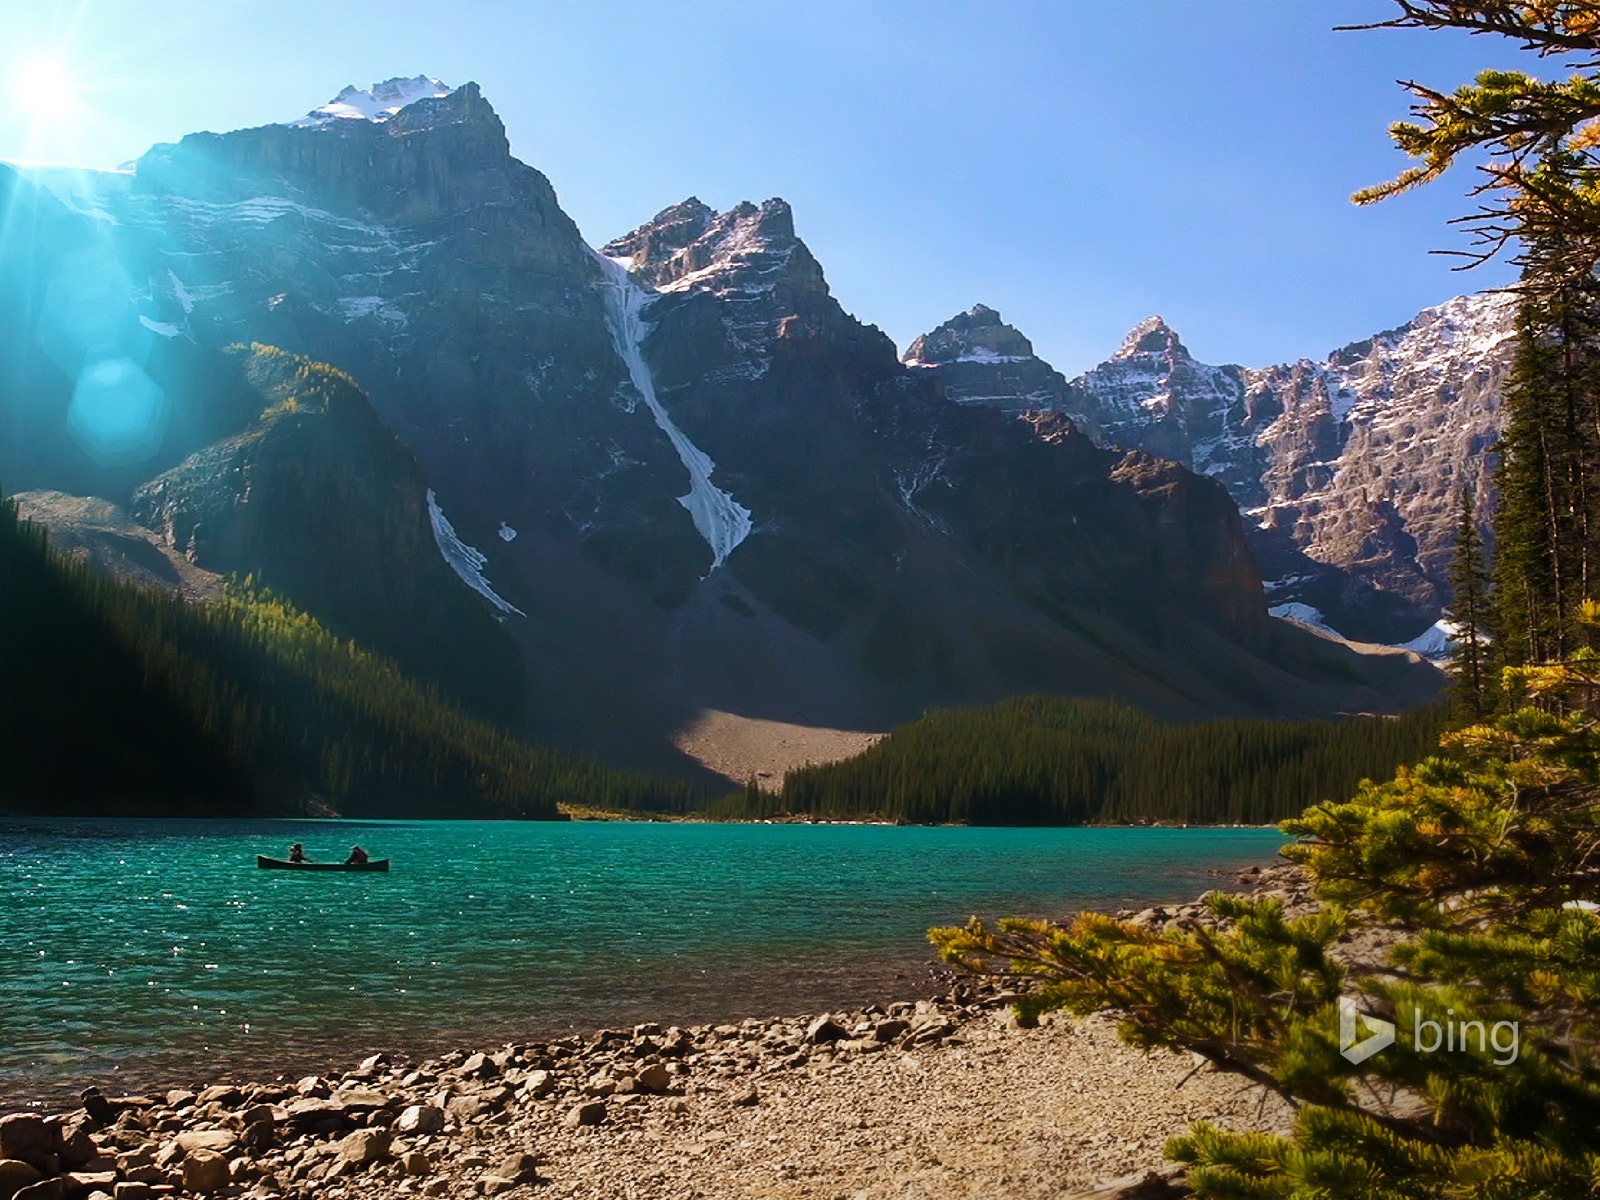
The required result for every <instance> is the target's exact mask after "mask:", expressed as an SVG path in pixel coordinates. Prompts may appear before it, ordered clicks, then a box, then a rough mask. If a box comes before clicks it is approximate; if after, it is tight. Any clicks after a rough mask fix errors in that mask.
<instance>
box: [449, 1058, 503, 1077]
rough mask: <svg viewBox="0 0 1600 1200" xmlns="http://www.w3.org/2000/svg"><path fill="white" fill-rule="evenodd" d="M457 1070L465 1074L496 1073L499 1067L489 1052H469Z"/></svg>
mask: <svg viewBox="0 0 1600 1200" xmlns="http://www.w3.org/2000/svg"><path fill="white" fill-rule="evenodd" d="M456 1070H457V1071H459V1072H460V1073H461V1074H463V1075H494V1074H498V1071H499V1068H498V1067H497V1066H496V1065H495V1063H494V1062H493V1061H491V1060H490V1058H489V1056H488V1055H487V1054H469V1055H467V1057H466V1058H465V1059H464V1060H462V1063H461V1065H460V1066H459V1067H457V1068H456Z"/></svg>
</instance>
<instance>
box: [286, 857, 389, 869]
mask: <svg viewBox="0 0 1600 1200" xmlns="http://www.w3.org/2000/svg"><path fill="white" fill-rule="evenodd" d="M256 866H258V867H260V868H261V869H262V870H263V871H387V870H388V869H389V860H388V859H387V858H374V859H371V860H369V861H367V862H364V863H342V862H290V861H289V860H288V859H286V858H268V857H267V856H266V855H265V854H258V855H256Z"/></svg>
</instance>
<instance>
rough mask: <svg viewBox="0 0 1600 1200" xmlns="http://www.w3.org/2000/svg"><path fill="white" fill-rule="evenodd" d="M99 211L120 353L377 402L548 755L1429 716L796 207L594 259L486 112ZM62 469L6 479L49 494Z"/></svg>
mask: <svg viewBox="0 0 1600 1200" xmlns="http://www.w3.org/2000/svg"><path fill="white" fill-rule="evenodd" d="M441 86H442V85H441ZM19 179H20V177H19ZM16 186H20V187H24V188H25V187H28V186H31V185H29V184H28V182H27V180H26V179H21V182H20V183H19V184H18V185H16ZM83 186H85V187H88V188H89V189H90V190H91V191H93V192H94V194H93V195H92V196H90V197H88V198H87V199H82V200H81V203H80V204H79V205H77V206H76V207H72V208H65V207H64V208H63V212H62V214H61V219H62V220H63V221H65V222H66V223H67V224H68V225H69V226H70V227H71V229H72V232H73V236H74V237H77V238H79V239H81V240H83V241H85V242H86V243H89V244H93V245H95V246H98V247H99V252H100V253H101V254H102V257H103V258H104V259H105V260H106V261H107V262H109V263H110V264H111V265H112V266H114V268H115V271H114V272H111V273H110V274H108V275H106V276H105V277H104V278H102V277H100V276H95V278H94V282H95V284H96V286H98V287H101V288H102V289H103V290H106V291H107V292H108V294H111V293H114V294H115V295H117V296H120V297H121V299H119V300H117V301H116V303H118V304H121V305H122V306H123V309H122V310H119V311H120V312H121V318H120V319H121V320H122V322H123V324H124V325H125V326H126V327H127V329H128V330H129V331H131V332H130V333H129V335H128V336H129V337H130V338H135V339H137V340H138V341H139V345H140V346H148V347H150V348H152V350H153V352H154V353H156V354H157V355H159V356H174V357H177V358H184V357H185V356H189V357H194V356H196V355H197V354H199V353H200V352H209V350H210V349H212V348H217V347H221V346H224V345H228V344H232V343H262V344H267V345H274V346H280V347H282V348H283V349H284V350H286V351H287V352H290V353H293V354H298V355H302V356H305V357H307V358H309V359H312V360H316V361H323V362H330V363H333V364H334V365H335V366H337V367H338V368H339V369H340V370H342V371H344V372H346V373H348V374H349V375H350V376H352V377H353V378H354V379H356V380H359V381H360V384H361V386H362V387H363V388H364V389H365V391H366V392H367V394H368V395H369V396H370V399H371V404H372V406H373V408H374V410H375V411H376V413H377V415H378V416H379V417H380V418H381V419H382V421H383V422H384V423H385V424H387V425H388V426H389V427H390V428H391V429H392V430H393V431H394V434H395V435H396V436H397V437H398V439H399V441H400V443H401V444H403V445H404V446H405V447H406V449H407V450H408V451H409V453H410V454H411V455H413V456H414V458H415V461H416V463H417V465H418V467H419V469H420V472H421V478H422V480H423V481H424V482H425V484H426V488H427V491H428V493H429V494H430V496H431V499H430V501H429V503H430V504H436V505H437V506H438V508H439V511H440V513H441V514H443V513H448V514H449V515H448V521H449V525H450V529H451V535H452V537H453V538H454V539H455V540H456V541H457V542H459V543H460V545H461V546H462V547H465V548H467V549H470V550H471V553H470V554H468V553H466V551H465V550H463V551H462V552H460V553H458V554H456V556H455V558H456V560H458V561H454V562H452V566H453V567H455V568H456V569H457V574H458V575H460V576H461V577H462V578H463V579H464V580H465V581H466V584H467V586H469V587H473V586H474V584H473V581H472V579H471V578H469V577H468V576H470V575H471V573H472V571H477V572H480V573H481V575H482V577H483V578H484V579H487V580H492V591H493V593H494V595H495V596H496V597H499V598H500V599H501V600H503V602H504V604H505V605H506V607H505V608H498V606H497V611H498V615H499V617H500V618H501V619H502V620H503V622H504V624H503V628H504V629H505V630H507V631H508V632H509V633H510V635H511V636H513V637H515V638H516V639H517V641H518V644H519V646H520V647H521V651H522V654H523V657H524V658H525V660H526V661H527V663H528V668H527V670H528V691H529V696H530V712H529V716H528V722H527V726H526V728H527V730H528V731H529V732H531V733H534V734H536V735H538V736H541V737H548V738H550V739H553V740H555V741H556V742H558V743H560V744H564V745H570V746H573V747H575V748H579V749H583V750H585V751H590V752H594V753H598V754H602V755H605V756H607V757H610V758H612V759H614V760H616V759H619V758H620V759H621V760H623V761H629V762H631V763H633V764H634V765H654V766H665V767H666V768H668V769H675V770H681V769H683V768H684V763H683V762H682V760H681V759H680V758H678V757H675V754H674V752H671V751H670V750H668V749H665V748H666V747H668V746H670V742H671V737H672V735H673V733H674V732H675V731H676V730H679V729H682V728H684V727H686V726H687V725H688V724H689V723H691V722H692V721H693V719H694V718H695V716H696V714H699V713H701V712H702V711H704V710H706V709H716V710H720V711H732V712H738V713H742V714H744V715H747V716H750V717H753V718H760V719H769V720H775V721H797V722H801V723H807V724H815V725H832V726H835V727H839V728H874V727H876V728H884V727H887V725H888V724H890V723H892V722H894V721H896V720H899V719H902V718H904V717H906V716H910V715H915V714H916V713H917V712H920V711H921V710H922V709H923V708H925V707H926V706H928V705H929V704H943V703H953V702H975V701H984V700H991V699H999V698H1002V697H1003V696H1005V695H1009V694H1011V693H1013V692H1017V691H1037V690H1058V691H1062V692H1064V693H1067V694H1080V695H1081V694H1090V695H1100V694H1105V693H1106V692H1108V691H1111V692H1116V693H1117V694H1121V695H1125V696H1127V697H1129V698H1132V699H1136V700H1138V701H1139V702H1140V703H1142V704H1145V705H1146V706H1147V707H1151V708H1153V709H1155V710H1157V711H1163V712H1166V713H1169V714H1185V713H1187V714H1194V713H1198V712H1207V711H1221V712H1239V713H1247V712H1253V713H1273V712H1279V711H1283V712H1292V713H1295V714H1305V713H1314V712H1336V711H1345V710H1350V709H1357V710H1364V709H1382V708H1386V707H1387V708H1393V707H1396V706H1399V705H1402V704H1405V703H1412V702H1415V701H1416V700H1417V699H1420V698H1422V697H1424V696H1425V695H1427V694H1429V693H1430V692H1431V690H1433V689H1435V688H1436V687H1437V678H1436V677H1435V676H1433V675H1432V674H1431V672H1428V671H1427V670H1426V669H1425V668H1421V667H1418V666H1416V664H1415V662H1414V660H1407V659H1405V658H1404V657H1403V656H1401V657H1399V658H1397V659H1396V660H1395V661H1394V662H1393V663H1377V662H1374V661H1371V660H1368V659H1363V658H1360V657H1358V656H1351V655H1348V654H1346V653H1344V652H1343V651H1342V650H1340V649H1339V648H1337V647H1330V646H1328V645H1327V644H1326V643H1324V642H1322V641H1321V640H1319V639H1316V638H1313V637H1311V636H1310V635H1302V634H1301V633H1300V632H1299V631H1297V630H1293V629H1290V628H1288V627H1285V626H1282V625H1281V624H1280V623H1277V622H1271V621H1269V620H1268V618H1267V617H1266V614H1265V600H1264V597H1263V595H1262V592H1261V587H1260V580H1259V576H1258V574H1257V572H1256V569H1255V566H1254V563H1253V562H1252V560H1251V556H1250V553H1249V550H1248V549H1247V547H1246V544H1245V541H1244V533H1243V529H1242V526H1241V525H1240V523H1239V519H1238V515H1237V512H1236V511H1235V509H1234V508H1233V506H1232V504H1231V502H1230V501H1229V500H1228V498H1227V496H1226V494H1225V492H1224V491H1223V490H1222V488H1221V487H1220V486H1219V485H1218V484H1216V483H1214V482H1212V481H1210V480H1207V479H1205V478H1203V477H1201V476H1197V475H1195V474H1193V473H1191V472H1189V471H1188V470H1187V469H1185V468H1184V467H1183V466H1181V465H1179V464H1175V463H1172V462H1166V461H1163V460H1161V459H1158V458H1156V457H1152V456H1151V455H1150V454H1148V453H1144V452H1140V451H1134V452H1123V451H1114V450H1105V449H1101V448H1098V447H1096V446H1094V445H1093V443H1092V442H1091V441H1090V439H1089V438H1088V437H1086V436H1084V433H1083V431H1082V430H1080V429H1079V427H1078V425H1077V424H1076V423H1074V422H1072V421H1067V420H1065V419H1064V418H1057V419H1055V420H1052V421H1038V420H1029V421H1019V420H1017V419H1015V417H1014V416H1012V415H1009V414H1006V413H997V412H992V411H988V408H987V406H985V405H983V404H968V403H959V402H956V403H952V401H953V400H954V401H959V400H960V399H961V397H960V396H959V395H957V394H956V389H954V388H952V387H950V386H947V385H946V384H945V383H944V382H943V381H941V380H940V379H939V378H937V377H936V376H937V372H936V371H931V370H927V369H919V368H916V367H911V366H906V365H904V364H902V363H901V362H900V361H899V357H898V355H897V353H896V351H895V348H894V346H893V344H892V342H891V341H890V340H889V339H888V338H887V337H886V336H885V335H884V334H883V333H882V331H881V330H879V329H877V328H876V327H875V326H872V325H870V324H868V323H866V322H864V321H861V320H859V319H858V318H856V317H854V316H853V315H851V314H849V313H848V312H846V311H845V310H844V309H843V308H842V307H841V306H840V305H839V303H838V301H837V300H836V299H835V298H834V297H833V296H832V294H831V292H830V291H829V289H828V286H827V281H826V277H825V274H824V272H823V269H822V266H821V264H820V263H818V262H817V260H816V258H815V256H814V255H812V254H811V252H810V250H809V249H808V248H807V247H806V245H805V243H804V241H803V240H802V239H801V238H800V237H799V236H798V234H797V232H796V229H795V223H794V214H793V212H792V210H791V209H790V207H789V205H788V204H787V203H785V202H784V201H782V200H779V199H771V200H768V201H766V202H764V203H762V204H753V203H741V204H739V205H735V206H734V207H732V208H730V209H728V210H726V211H725V212H720V213H719V212H716V211H715V210H713V209H711V208H710V206H708V205H705V204H703V203H702V202H700V201H698V200H696V199H693V198H691V199H690V200H686V201H682V202H680V203H678V204H676V205H673V206H670V207H669V208H667V209H663V210H661V212H660V213H658V214H657V216H656V217H655V218H654V219H652V220H651V221H648V222H646V223H645V224H643V225H641V226H640V227H639V228H638V229H635V230H634V231H632V232H630V233H628V234H625V235H623V236H622V237H621V238H618V239H614V240H613V241H612V242H610V243H607V244H606V245H605V246H603V247H601V248H600V249H599V250H598V251H596V250H594V249H592V248H591V247H590V246H588V245H587V244H586V243H585V242H584V240H583V239H582V238H581V236H580V235H579V233H578V231H577V228H576V226H575V225H574V224H573V223H572V222H571V220H570V218H568V217H567V216H566V214H565V213H563V212H561V210H560V206H559V203H558V202H557V200H556V196H555V192H554V189H553V187H551V185H550V183H549V181H548V179H546V178H545V177H544V176H543V175H542V174H540V173H539V172H538V171H537V170H535V169H534V168H532V167H530V166H527V165H526V164H523V163H520V162H519V161H517V160H516V159H514V158H513V157H512V156H511V154H510V151H509V144H508V142H507V140H506V136H505V130H504V127H503V125H502V124H501V123H500V120H499V118H498V116H497V115H496V114H495V113H494V111H493V109H492V107H490V106H489V104H488V102H487V101H486V100H485V99H484V98H483V97H482V96H481V93H480V92H479V91H478V89H477V87H476V85H474V84H470V83H468V84H463V85H461V86H460V87H458V88H455V89H453V90H451V91H449V92H448V94H445V95H424V96H421V97H420V98H418V99H416V100H414V101H413V102H412V103H410V104H407V105H404V106H401V107H399V108H398V110H397V111H395V112H393V113H392V114H387V115H385V116H384V119H383V120H381V121H379V120H358V119H343V118H333V117H330V119H329V120H327V121H323V122H317V123H314V124H312V125H295V124H293V123H291V124H285V125H275V126H265V127H259V128H256V129H248V130H237V131H233V132H231V133H222V134H211V133H207V134H192V135H189V136H188V137H185V138H183V139H181V140H180V141H179V142H178V143H176V144H174V145H172V146H164V147H157V148H155V149H153V150H152V151H151V152H150V154H148V155H146V156H145V157H144V158H143V159H141V160H140V161H139V163H138V165H137V166H136V168H135V170H134V172H133V174H132V175H131V176H127V177H124V176H119V177H117V179H116V180H115V181H109V180H108V181H93V180H91V181H89V182H88V183H87V184H85V185H83ZM97 188H98V189H100V190H98V191H95V190H94V189H97ZM94 214H98V215H94ZM75 262H76V260H70V259H68V258H62V259H59V260H57V259H51V260H50V263H49V269H50V270H52V271H54V272H56V273H57V275H62V274H63V273H67V272H71V271H76V270H78V269H79V268H78V267H77V266H75V265H74V263H75ZM107 271H110V267H108V268H107ZM124 279H125V280H126V281H127V282H126V283H124V282H122V281H123V280H124ZM14 282H15V281H14ZM3 284H5V281H4V280H0V285H3ZM18 312H19V314H20V316H19V321H20V323H21V327H22V328H23V329H25V330H31V331H34V332H37V331H38V329H39V328H40V325H39V321H40V317H39V314H38V312H37V310H36V308H35V307H31V306H30V304H28V303H22V304H21V305H20V307H19V308H18ZM977 316H978V317H980V318H983V320H984V321H987V320H988V318H987V317H984V315H983V314H982V313H979V314H977ZM71 324H72V322H71V321H68V322H67V325H68V326H71ZM66 332H68V333H74V335H75V332H74V329H73V328H68V329H67V331H66ZM78 332H81V331H78ZM130 345H131V343H130ZM9 353H10V354H11V356H12V357H13V358H14V359H15V360H17V361H18V362H20V363H22V364H24V365H28V364H32V363H34V362H35V360H37V358H38V355H39V351H38V345H37V339H35V341H33V342H29V341H26V340H25V339H23V340H19V341H17V342H16V344H15V345H12V346H11V349H10V351H9ZM995 357H997V358H1015V357H1018V356H1016V355H1001V354H999V353H998V351H995ZM0 365H4V364H0ZM957 365H981V364H957ZM30 369H32V368H31V367H30ZM1047 382H1050V386H1057V385H1056V384H1055V383H1054V382H1053V381H1049V380H1048V378H1047ZM0 404H3V401H0ZM0 415H6V414H3V413H0ZM210 444H211V441H209V440H205V439H200V438H199V437H198V435H196V437H195V438H191V439H189V440H188V441H186V442H184V443H183V445H181V446H178V445H174V446H173V447H172V448H171V453H170V454H169V455H168V457H167V458H166V459H163V461H162V463H161V464H160V465H155V464H152V466H153V469H152V470H151V471H150V472H148V473H147V475H146V476H145V477H142V478H133V477H131V476H130V477H128V478H126V479H123V480H121V481H120V482H118V483H117V486H116V488H112V489H111V490H113V491H116V490H117V488H120V489H122V490H121V491H118V492H117V494H116V495H113V496H111V497H109V499H112V500H122V499H126V498H127V497H129V496H131V494H132V492H133V491H134V489H135V488H137V487H139V486H143V485H145V484H146V483H148V482H149V478H151V477H153V476H154V475H155V474H157V473H159V471H161V470H166V469H170V467H171V466H172V465H173V464H174V463H176V462H177V461H181V460H182V459H183V458H184V457H185V456H187V455H191V454H193V453H194V452H195V451H196V450H198V449H202V448H204V447H205V446H209V445H210ZM68 457H70V454H69V452H68V451H67V450H63V451H62V452H61V454H60V455H58V456H56V457H55V458H51V457H48V456H47V457H46V458H44V459H39V460H32V461H29V462H24V461H21V460H15V461H14V460H13V459H11V458H8V456H7V455H6V453H5V448H4V447H0V470H3V471H4V472H5V473H6V476H7V478H8V480H9V479H10V478H11V476H12V475H13V472H14V471H20V473H21V478H20V479H17V480H16V482H15V483H13V484H12V486H20V488H23V489H28V488H48V487H58V486H59V485H60V482H61V477H62V476H63V475H64V474H65V470H64V467H63V462H64V461H65V459H66V458H68ZM64 490H72V489H64ZM330 494H331V493H330ZM741 513H742V514H743V515H742V516H741V515H740V514H741ZM718 514H720V515H718ZM719 522H720V524H719ZM745 522H748V525H746V524H745ZM158 524H160V522H159V521H158ZM717 529H720V530H722V531H723V532H722V533H717V532H716V530H717ZM438 532H439V524H438V523H437V522H435V534H437V533H438ZM508 535H509V536H508ZM436 540H437V539H436ZM463 563H465V564H467V565H468V566H470V567H471V571H468V572H467V574H466V575H463V574H462V564H463ZM327 569H328V570H330V571H331V570H333V569H334V564H331V563H330V564H327ZM475 590H478V591H479V594H480V596H483V603H484V604H486V605H488V604H490V603H491V599H490V598H489V597H488V596H485V595H484V593H483V591H482V590H481V589H476V588H475ZM1413 667H1414V668H1415V674H1414V676H1408V675H1407V671H1408V670H1410V669H1412V668H1413Z"/></svg>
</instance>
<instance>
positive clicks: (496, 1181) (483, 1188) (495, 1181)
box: [477, 1175, 517, 1196]
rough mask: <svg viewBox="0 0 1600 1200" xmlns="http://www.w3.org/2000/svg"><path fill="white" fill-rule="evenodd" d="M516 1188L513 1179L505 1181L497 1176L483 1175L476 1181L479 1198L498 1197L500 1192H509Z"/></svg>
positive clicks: (515, 1182)
mask: <svg viewBox="0 0 1600 1200" xmlns="http://www.w3.org/2000/svg"><path fill="white" fill-rule="evenodd" d="M516 1186H517V1181H516V1180H514V1179H506V1178H503V1177H502V1176H499V1175H484V1176H482V1177H481V1178H480V1179H479V1180H478V1189H477V1190H478V1194H479V1195H480V1196H498V1195H499V1194H500V1193H501V1192H509V1191H510V1190H511V1189H512V1188H514V1187H516Z"/></svg>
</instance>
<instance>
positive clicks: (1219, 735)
mask: <svg viewBox="0 0 1600 1200" xmlns="http://www.w3.org/2000/svg"><path fill="white" fill-rule="evenodd" d="M1443 721H1444V714H1443V713H1442V711H1440V710H1439V709H1436V708H1435V709H1424V710H1421V711H1417V712H1413V713H1411V714H1408V715H1407V716H1404V717H1399V718H1384V717H1358V718H1351V719H1349V720H1345V721H1299V722H1282V721H1246V720H1230V721H1206V722H1202V723H1200V724H1194V725H1169V724H1166V723H1164V722H1162V721H1158V720H1156V719H1155V718H1153V717H1151V716H1149V715H1147V714H1145V713H1142V712H1140V711H1138V710H1137V709H1134V708H1130V707H1128V706H1126V705H1123V704H1116V703H1109V702H1104V701H1088V700H1061V699H1054V698H1051V697H1046V696H1023V697H1018V698H1017V699H1014V700H1009V701H1006V702H1005V703H1003V704H997V705H993V706H990V707H983V708H963V709H950V710H946V711H942V712H934V713H930V714H929V715H928V716H926V717H924V718H922V719H921V720H920V721H916V722H914V723H912V724H910V725H906V726H904V727H902V728H900V729H897V730H895V732H894V733H893V734H891V735H890V736H889V737H888V738H886V739H884V740H883V741H882V742H880V743H878V745H876V746H874V747H873V748H872V749H871V750H868V751H867V752H866V753H864V754H861V755H859V756H857V757H856V758H852V759H849V760H847V761H845V762H840V763H833V764H830V765H827V766H818V767H808V768H806V769H804V770H801V771H796V772H793V773H791V774H790V775H789V776H788V777H787V778H786V779H785V780H784V785H783V790H782V792H781V793H780V794H778V795H771V796H768V795H762V794H760V793H758V792H756V791H755V790H754V789H751V790H750V791H748V792H746V793H745V794H744V795H742V796H739V797H735V798H732V799H730V800H728V801H725V802H724V803H723V805H722V806H721V807H722V809H723V810H724V811H726V812H728V813H729V814H730V815H732V814H735V813H737V814H739V815H746V816H757V815H774V814H776V813H795V814H805V815H810V816H817V817H825V818H837V817H872V818H879V819H885V820H894V821H909V822H917V823H922V822H936V823H937V822H961V823H968V824H973V825H1076V824H1084V823H1089V822H1110V823H1124V822H1137V821H1146V820H1151V821H1181V822H1193V823H1198V824H1204V823H1235V822H1241V823H1247V824H1259V823H1264V822H1268V821H1274V820H1279V819H1281V818H1283V817H1286V816H1290V815H1292V814H1294V813H1298V812H1299V811H1300V810H1301V809H1303V808H1305V807H1306V805H1308V804H1312V803H1315V802H1317V801H1319V800H1325V799H1334V798H1340V797H1343V796H1345V795H1348V794H1349V793H1350V792H1351V791H1352V790H1353V789H1354V788H1355V786H1356V785H1357V784H1358V783H1359V782H1360V781H1361V780H1362V779H1367V778H1387V777H1388V776H1389V775H1392V774H1393V773H1394V769H1395V767H1397V766H1399V765H1400V764H1402V763H1411V762H1415V761H1417V760H1418V759H1420V758H1422V757H1423V756H1424V755H1426V754H1427V753H1429V752H1430V751H1431V750H1432V749H1433V748H1434V747H1435V746H1436V745H1437V743H1438V738H1439V731H1440V729H1441V728H1442V726H1443Z"/></svg>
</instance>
